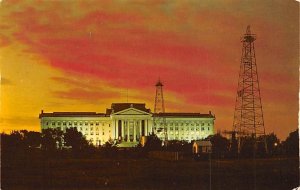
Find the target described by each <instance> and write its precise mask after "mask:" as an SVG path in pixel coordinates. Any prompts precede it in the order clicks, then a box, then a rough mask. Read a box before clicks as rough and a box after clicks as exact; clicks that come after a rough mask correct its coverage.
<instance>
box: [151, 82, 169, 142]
mask: <svg viewBox="0 0 300 190" xmlns="http://www.w3.org/2000/svg"><path fill="white" fill-rule="evenodd" d="M163 86H164V85H163V84H162V82H161V81H160V80H158V82H157V83H156V85H155V87H156V94H155V103H154V117H153V126H154V131H155V132H157V134H158V135H159V136H160V137H162V138H163V139H164V141H165V142H166V141H167V140H168V137H167V134H168V133H167V127H166V118H165V116H164V113H165V103H164V95H163Z"/></svg>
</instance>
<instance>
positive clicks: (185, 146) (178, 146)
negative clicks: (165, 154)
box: [166, 140, 192, 153]
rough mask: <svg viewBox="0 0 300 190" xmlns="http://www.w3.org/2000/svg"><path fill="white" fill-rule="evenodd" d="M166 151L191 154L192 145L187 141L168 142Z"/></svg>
mask: <svg viewBox="0 0 300 190" xmlns="http://www.w3.org/2000/svg"><path fill="white" fill-rule="evenodd" d="M166 150H170V151H181V152H189V153H191V151H192V144H191V143H189V142H187V141H179V140H170V141H168V143H167V146H166Z"/></svg>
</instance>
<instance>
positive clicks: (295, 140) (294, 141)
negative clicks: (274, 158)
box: [282, 129, 299, 156]
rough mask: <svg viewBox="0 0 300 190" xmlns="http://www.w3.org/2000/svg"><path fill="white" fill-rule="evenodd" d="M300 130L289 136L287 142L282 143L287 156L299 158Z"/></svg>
mask: <svg viewBox="0 0 300 190" xmlns="http://www.w3.org/2000/svg"><path fill="white" fill-rule="evenodd" d="M298 133H299V130H298V129H297V130H296V131H293V132H291V133H290V134H289V136H288V137H287V138H286V140H285V141H284V142H283V143H282V145H283V151H284V152H285V154H287V155H291V156H297V155H298V154H299V134H298Z"/></svg>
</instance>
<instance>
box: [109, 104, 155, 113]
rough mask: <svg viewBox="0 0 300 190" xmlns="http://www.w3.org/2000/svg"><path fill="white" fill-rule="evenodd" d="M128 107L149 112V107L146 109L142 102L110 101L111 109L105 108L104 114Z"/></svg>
mask: <svg viewBox="0 0 300 190" xmlns="http://www.w3.org/2000/svg"><path fill="white" fill-rule="evenodd" d="M128 108H135V109H138V110H141V111H144V112H147V113H150V109H147V108H146V104H143V103H112V104H111V109H106V115H110V114H112V113H116V112H119V111H122V110H125V109H128Z"/></svg>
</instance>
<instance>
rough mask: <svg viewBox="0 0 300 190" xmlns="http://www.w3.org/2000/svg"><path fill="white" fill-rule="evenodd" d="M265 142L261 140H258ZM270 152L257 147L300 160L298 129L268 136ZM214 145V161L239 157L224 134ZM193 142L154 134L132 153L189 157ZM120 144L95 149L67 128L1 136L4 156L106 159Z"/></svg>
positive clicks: (247, 145)
mask: <svg viewBox="0 0 300 190" xmlns="http://www.w3.org/2000/svg"><path fill="white" fill-rule="evenodd" d="M259 138H262V137H259ZM265 139H266V144H267V149H268V151H267V152H265V151H264V149H263V144H262V143H258V144H257V146H256V151H255V153H256V156H297V155H298V153H299V137H298V129H297V130H296V131H293V132H291V133H290V134H289V136H288V137H287V138H286V139H285V140H284V141H283V142H280V140H279V139H278V138H277V136H276V135H275V134H274V133H271V134H268V135H266V136H265ZM206 140H210V141H211V143H212V156H213V157H214V158H233V157H236V156H237V155H236V154H237V141H235V139H234V138H232V139H227V138H225V137H224V136H222V135H221V134H215V135H211V136H209V137H207V138H206ZM242 140H243V146H242V148H241V150H240V154H239V156H241V157H245V158H247V157H252V156H253V153H254V149H253V147H254V143H255V141H254V139H253V138H252V137H247V138H246V137H245V138H244V139H242ZM256 142H262V139H261V141H260V139H256ZM192 144H193V141H192V142H190V143H189V142H187V141H178V140H172V141H168V143H167V144H165V145H164V146H163V143H162V141H161V140H160V139H159V138H158V137H157V136H156V135H154V134H151V135H150V136H148V137H147V141H146V144H145V145H144V146H142V145H141V144H139V145H138V146H137V147H135V148H133V149H132V150H133V151H138V152H143V153H145V152H148V151H153V150H161V151H180V152H185V153H187V154H191V153H192ZM116 145H117V143H116V142H113V141H109V142H107V143H106V144H104V145H102V146H99V147H95V146H93V145H92V143H91V142H89V141H87V140H86V139H85V137H84V135H83V134H82V133H81V132H78V131H77V129H76V128H67V129H66V131H65V132H64V131H61V130H59V129H52V128H49V129H45V130H43V131H42V132H41V133H40V132H34V131H27V130H20V131H12V132H11V133H10V134H5V133H2V134H1V150H2V153H3V155H5V154H8V155H16V154H26V153H28V152H34V151H39V152H41V151H42V152H43V153H45V154H48V155H53V154H54V153H56V152H62V151H67V152H71V153H72V154H73V155H82V154H84V153H89V154H93V153H96V152H97V150H102V152H105V153H106V154H107V155H114V154H116V152H117V148H116Z"/></svg>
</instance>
